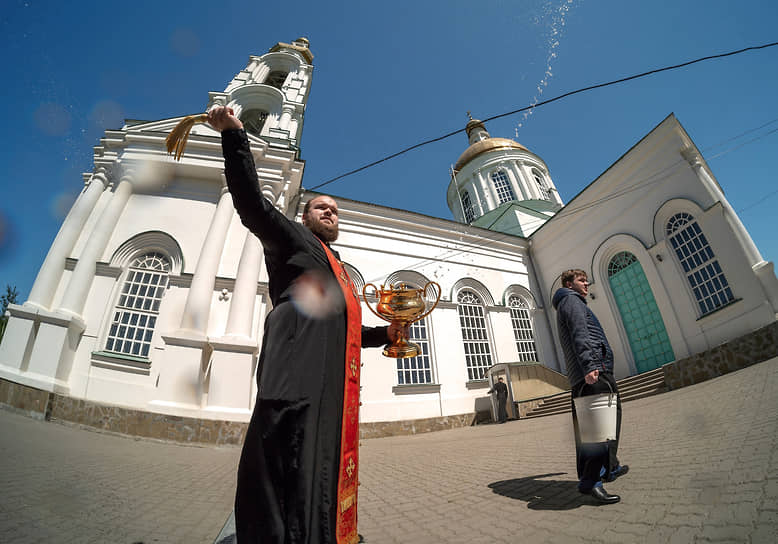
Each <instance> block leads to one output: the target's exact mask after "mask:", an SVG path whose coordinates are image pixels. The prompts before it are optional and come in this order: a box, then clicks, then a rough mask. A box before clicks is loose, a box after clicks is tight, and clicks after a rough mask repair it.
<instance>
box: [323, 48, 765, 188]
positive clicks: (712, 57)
mask: <svg viewBox="0 0 778 544" xmlns="http://www.w3.org/2000/svg"><path fill="white" fill-rule="evenodd" d="M776 45H778V42H772V43H767V44H763V45H754V46H751V47H744V48H743V49H738V50H737V51H730V52H728V53H720V54H718V55H708V56H706V57H700V58H698V59H694V60H690V61H687V62H683V63H681V64H674V65H673V66H665V67H664V68H656V69H654V70H649V71H647V72H642V73H640V74H635V75H632V76H628V77H623V78H621V79H614V80H613V81H608V82H606V83H598V84H597V85H590V86H588V87H583V88H581V89H576V90H575V91H570V92H567V93H564V94H560V95H559V96H555V97H553V98H549V99H548V100H543V101H541V102H538V103H537V104H532V105H530V106H525V107H523V108H519V109H517V110H513V111H509V112H506V113H501V114H499V115H494V116H492V117H487V118H486V119H483V120H482V122H484V123H486V122H488V121H494V120H495V119H500V118H502V117H507V116H509V115H515V114H517V113H521V112H523V111H526V110H529V109H532V108H537V107H540V106H545V105H546V104H551V103H552V102H556V101H557V100H561V99H563V98H567V97H568V96H573V95H574V94H578V93H582V92H585V91H591V90H593V89H599V88H600V87H607V86H609V85H616V84H617V83H624V82H625V81H631V80H633V79H638V78H641V77H646V76H649V75H652V74H657V73H659V72H666V71H668V70H676V69H678V68H683V67H685V66H690V65H692V64H696V63H698V62H703V61H706V60H711V59H719V58H723V57H730V56H732V55H739V54H740V53H745V52H746V51H754V50H757V49H766V48H768V47H774V46H776ZM464 130H465V129H464V128H460V129H458V130H454V131H452V132H449V133H447V134H444V135H443V136H438V137H437V138H432V139H429V140H425V141H423V142H420V143H418V144H415V145H412V146H410V147H406V148H405V149H402V150H400V151H398V152H396V153H392V154H391V155H387V156H386V157H383V158H381V159H378V160H377V161H373V162H371V163H368V164H365V165H364V166H360V167H359V168H355V169H354V170H350V171H348V172H346V173H344V174H340V175H339V176H335V177H334V178H331V179H328V180H327V181H325V182H323V183H320V184H319V185H316V186H314V187H312V188H311V189H310V190H311V191H315V190H317V189H320V188H321V187H324V186H325V185H329V184H330V183H333V182H335V181H338V180H339V179H343V178H345V177H347V176H351V175H353V174H356V173H357V172H361V171H362V170H367V169H368V168H372V167H373V166H376V165H379V164H381V163H382V162H386V161H388V160H391V159H394V158H395V157H399V156H400V155H403V154H405V153H408V152H409V151H413V150H414V149H418V148H420V147H422V146H425V145H428V144H432V143H435V142H439V141H441V140H445V139H446V138H450V137H451V136H454V135H456V134H459V133H460V132H464Z"/></svg>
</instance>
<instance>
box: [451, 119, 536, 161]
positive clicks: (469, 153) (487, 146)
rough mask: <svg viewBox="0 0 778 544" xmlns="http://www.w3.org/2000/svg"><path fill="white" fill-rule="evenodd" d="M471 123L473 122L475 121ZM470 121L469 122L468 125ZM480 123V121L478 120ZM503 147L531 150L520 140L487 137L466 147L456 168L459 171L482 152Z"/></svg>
mask: <svg viewBox="0 0 778 544" xmlns="http://www.w3.org/2000/svg"><path fill="white" fill-rule="evenodd" d="M470 123H473V121H471V122H470ZM470 123H468V126H469V125H470ZM478 123H480V121H478ZM502 149H521V150H522V151H529V149H527V148H526V147H524V146H523V145H521V144H520V143H519V142H514V141H513V140H509V139H508V138H487V139H485V140H481V141H480V142H476V143H474V144H472V145H471V146H470V147H468V148H467V149H465V152H464V153H462V154H461V155H460V156H459V159H457V163H456V164H455V165H454V170H456V171H457V172H459V171H460V170H461V169H462V167H463V166H465V165H466V164H467V163H469V162H470V161H472V160H473V159H474V158H476V157H477V156H478V155H481V154H482V153H487V152H489V151H499V150H502Z"/></svg>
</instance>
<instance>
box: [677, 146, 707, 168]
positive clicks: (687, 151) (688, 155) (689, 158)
mask: <svg viewBox="0 0 778 544" xmlns="http://www.w3.org/2000/svg"><path fill="white" fill-rule="evenodd" d="M681 157H683V158H684V160H686V162H688V163H689V164H690V165H691V166H692V167H694V168H697V167H700V166H702V157H701V156H700V153H699V151H697V150H696V149H695V148H693V147H686V148H684V149H681Z"/></svg>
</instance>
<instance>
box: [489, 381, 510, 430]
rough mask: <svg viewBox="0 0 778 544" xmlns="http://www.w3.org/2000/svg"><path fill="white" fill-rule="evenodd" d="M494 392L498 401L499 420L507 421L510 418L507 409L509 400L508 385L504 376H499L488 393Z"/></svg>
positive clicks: (500, 421)
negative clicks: (506, 405) (506, 403)
mask: <svg viewBox="0 0 778 544" xmlns="http://www.w3.org/2000/svg"><path fill="white" fill-rule="evenodd" d="M489 393H494V394H495V396H496V401H497V421H498V423H505V420H506V419H508V412H507V410H506V409H505V402H506V401H507V400H508V386H507V385H505V382H504V381H503V379H502V376H500V377H499V378H497V383H496V384H494V386H493V387H492V388H491V389H490V390H489V391H487V394H489Z"/></svg>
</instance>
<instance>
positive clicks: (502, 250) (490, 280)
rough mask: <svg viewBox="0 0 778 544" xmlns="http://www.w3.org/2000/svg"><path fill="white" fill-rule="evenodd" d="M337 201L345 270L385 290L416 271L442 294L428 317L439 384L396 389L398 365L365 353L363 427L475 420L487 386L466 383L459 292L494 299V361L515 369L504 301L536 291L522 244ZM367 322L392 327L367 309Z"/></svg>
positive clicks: (489, 307) (490, 317)
mask: <svg viewBox="0 0 778 544" xmlns="http://www.w3.org/2000/svg"><path fill="white" fill-rule="evenodd" d="M307 198H308V197H307V196H306V197H305V198H304V200H307ZM338 201H339V208H340V214H339V216H340V231H341V235H340V238H339V239H338V241H337V242H335V243H334V244H333V247H335V249H337V250H338V251H339V252H340V256H341V258H342V259H343V260H344V261H345V262H347V263H349V264H350V265H352V266H354V267H355V268H357V270H358V271H359V272H360V273H361V275H362V276H363V278H364V280H365V282H366V283H373V284H375V285H376V286H377V287H379V288H380V286H381V285H382V284H386V283H387V278H388V277H389V276H390V275H391V274H393V273H397V272H399V271H403V270H413V271H415V272H418V273H421V274H422V275H423V276H425V277H426V278H428V279H429V280H433V281H436V282H438V283H439V284H440V286H441V289H442V297H441V303H440V304H439V305H438V307H437V308H436V309H435V310H434V311H433V312H432V313H431V314H430V315H429V316H428V317H427V320H428V327H429V334H430V340H431V346H430V348H431V352H432V356H433V357H432V365H433V374H434V377H435V379H434V380H433V381H434V384H430V385H427V384H424V385H416V384H414V385H398V382H397V363H396V361H395V360H394V359H388V358H386V357H384V356H383V355H382V354H381V350H380V349H365V350H363V351H362V356H363V362H364V363H365V365H364V367H363V368H362V372H363V374H362V397H361V398H362V402H363V405H362V409H361V415H360V417H361V420H362V421H363V422H377V421H391V420H398V419H417V418H425V417H439V416H447V415H455V414H463V413H471V412H473V411H475V410H476V404H477V403H482V402H484V401H487V402H488V396H487V395H486V391H487V390H488V384H487V383H486V382H485V381H476V382H468V377H467V367H466V364H465V353H464V347H463V341H462V333H461V329H460V323H459V315H458V311H457V306H456V304H455V300H456V299H455V297H456V291H455V290H454V287H455V284H457V282H460V281H461V280H463V279H469V280H468V281H473V280H474V281H476V282H478V283H480V284H481V285H483V286H484V287H485V288H486V290H487V291H488V293H489V296H490V300H486V301H484V302H485V303H486V314H487V322H488V325H487V327H488V330H489V335H490V339H491V352H492V361H493V363H495V364H496V363H498V362H508V361H516V360H517V358H518V354H517V352H516V345H515V340H514V336H513V329H512V324H511V321H510V314H509V311H508V309H507V308H505V307H504V306H503V294H504V292H505V290H506V289H507V288H508V287H509V286H510V285H521V286H523V287H525V288H527V289H529V288H530V285H529V283H530V281H529V272H528V270H527V265H526V258H527V257H526V249H525V242H524V240H523V239H521V238H512V237H510V236H508V237H506V236H505V235H503V234H500V233H494V232H489V231H484V230H483V229H477V228H472V227H467V226H464V225H461V224H457V223H452V222H450V221H445V220H440V219H435V218H426V217H423V216H418V215H416V214H412V213H410V212H403V211H400V210H391V209H388V208H380V207H373V206H368V205H364V204H362V203H356V202H351V201H347V200H344V199H338ZM373 304H374V303H373ZM363 321H364V322H365V324H372V325H383V324H385V323H386V322H385V321H383V320H380V319H379V318H377V317H376V316H375V315H373V314H372V313H371V312H370V310H368V309H367V307H365V306H364V305H363Z"/></svg>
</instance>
